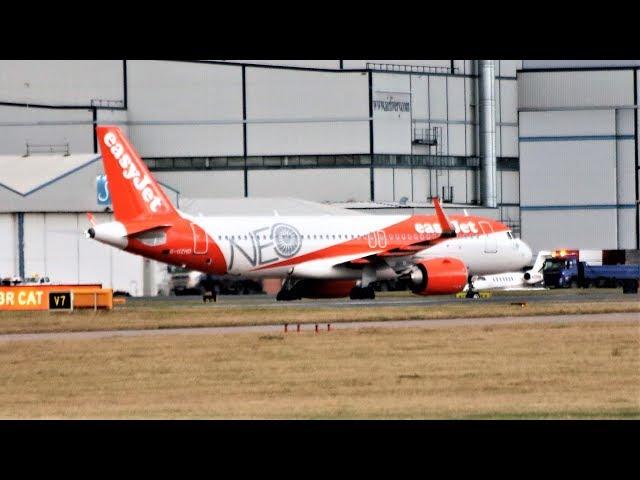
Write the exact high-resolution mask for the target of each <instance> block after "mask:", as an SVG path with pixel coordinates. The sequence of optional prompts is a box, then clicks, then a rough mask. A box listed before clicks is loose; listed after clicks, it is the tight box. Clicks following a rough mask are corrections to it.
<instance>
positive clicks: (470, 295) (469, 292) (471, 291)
mask: <svg viewBox="0 0 640 480" xmlns="http://www.w3.org/2000/svg"><path fill="white" fill-rule="evenodd" d="M467 285H468V288H467V295H466V298H480V293H479V292H478V291H477V290H475V289H474V288H473V283H472V282H471V275H469V276H468V277H467Z"/></svg>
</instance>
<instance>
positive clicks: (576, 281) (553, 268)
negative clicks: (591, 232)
mask: <svg viewBox="0 0 640 480" xmlns="http://www.w3.org/2000/svg"><path fill="white" fill-rule="evenodd" d="M543 277H544V284H545V286H546V287H549V288H569V287H581V288H589V287H591V286H594V287H598V288H607V287H608V288H618V287H622V290H623V292H624V293H638V284H639V282H640V265H589V264H588V263H587V262H584V261H579V260H578V257H577V255H573V254H571V255H568V256H561V257H555V258H551V259H547V260H546V262H545V266H544V269H543Z"/></svg>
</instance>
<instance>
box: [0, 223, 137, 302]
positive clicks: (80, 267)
mask: <svg viewBox="0 0 640 480" xmlns="http://www.w3.org/2000/svg"><path fill="white" fill-rule="evenodd" d="M12 217H13V214H0V230H6V231H8V230H15V229H14V228H13V226H12ZM95 218H96V221H97V222H99V223H102V222H108V221H111V220H112V218H111V215H108V214H96V215H95ZM88 227H89V223H88V220H87V218H86V216H85V215H84V214H76V213H27V214H25V215H24V259H25V275H27V276H32V275H36V274H37V275H40V276H48V277H49V278H50V279H51V281H53V282H56V283H58V282H60V283H95V282H98V283H102V284H103V286H104V287H106V288H113V289H115V290H123V291H128V292H129V293H131V294H132V295H141V294H142V258H141V257H138V256H136V255H132V254H130V253H127V252H122V251H120V250H117V249H115V248H112V247H109V246H107V245H103V244H101V243H98V242H96V241H93V240H89V239H87V238H85V237H84V234H83V231H84V230H85V229H86V228H88ZM16 238H17V236H16V234H15V232H14V231H12V232H11V234H10V235H7V236H6V237H5V236H4V235H3V236H2V242H3V243H2V245H1V246H2V247H3V248H2V254H0V276H3V275H6V276H9V275H14V274H15V275H17V274H18V271H17V261H16V259H15V255H16V252H17V245H16V244H15V243H16V242H15V239H16Z"/></svg>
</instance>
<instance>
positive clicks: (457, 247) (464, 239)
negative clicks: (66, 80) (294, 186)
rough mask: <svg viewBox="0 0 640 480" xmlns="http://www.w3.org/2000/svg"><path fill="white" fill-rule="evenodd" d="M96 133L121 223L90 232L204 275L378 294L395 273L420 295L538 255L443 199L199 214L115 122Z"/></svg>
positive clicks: (316, 291)
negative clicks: (409, 209) (390, 206)
mask: <svg viewBox="0 0 640 480" xmlns="http://www.w3.org/2000/svg"><path fill="white" fill-rule="evenodd" d="M97 136H98V142H99V143H100V150H101V152H102V159H103V162H104V170H105V173H106V175H107V180H108V183H109V189H110V191H111V197H112V202H113V213H114V217H115V221H113V222H109V223H103V224H99V225H95V224H94V226H93V227H92V228H90V229H89V230H88V231H87V235H88V236H89V237H90V238H93V239H95V240H98V241H100V242H102V243H106V244H108V245H112V246H114V247H117V248H120V249H123V250H126V251H127V252H131V253H134V254H137V255H142V256H143V257H147V258H150V259H153V260H158V261H160V262H164V263H169V264H173V265H180V266H182V267H185V268H189V269H193V270H199V271H202V272H207V273H214V274H241V275H244V276H250V277H251V276H253V277H279V278H283V279H284V282H283V287H282V290H281V291H280V293H279V294H278V297H277V298H278V300H293V299H300V298H302V297H306V298H322V297H324V298H332V297H346V296H350V297H351V298H353V299H356V298H374V292H373V287H372V286H371V283H372V282H374V281H376V280H382V279H391V278H398V277H400V278H405V279H407V280H409V281H410V284H411V286H412V290H413V292H414V293H416V294H419V295H432V294H449V293H457V292H460V291H462V289H463V288H464V286H465V285H466V283H467V281H468V279H469V278H470V276H471V275H481V274H491V273H498V272H505V271H513V270H518V269H520V268H522V267H523V266H525V265H528V263H529V261H530V260H531V250H530V249H529V247H528V246H527V245H526V244H525V243H524V242H523V241H522V240H519V239H516V238H514V237H513V236H512V233H511V231H510V229H509V228H508V227H507V226H505V225H503V224H502V223H500V222H497V221H495V220H493V219H490V218H484V217H478V216H473V215H468V216H462V215H451V216H447V215H446V214H445V213H444V211H443V210H442V208H441V206H440V203H439V201H438V200H437V199H434V207H435V215H362V214H357V215H345V216H334V217H330V216H322V217H320V216H290V217H285V216H253V217H250V216H247V217H194V216H192V215H188V214H186V213H184V212H180V211H179V210H177V209H176V208H174V206H173V205H172V204H171V202H170V201H169V199H168V198H167V196H166V195H165V193H164V192H163V190H162V189H161V188H160V187H159V186H158V184H157V183H156V181H155V180H154V179H153V176H152V175H151V173H149V170H148V169H147V167H146V165H145V164H144V162H143V161H142V160H141V159H140V157H139V156H138V154H137V153H136V151H135V149H134V148H133V147H132V146H131V144H130V143H129V142H128V140H127V139H126V138H125V136H124V135H123V133H122V132H121V131H120V129H119V128H118V127H114V126H99V127H97ZM90 219H91V220H92V217H90ZM92 223H95V222H93V221H92Z"/></svg>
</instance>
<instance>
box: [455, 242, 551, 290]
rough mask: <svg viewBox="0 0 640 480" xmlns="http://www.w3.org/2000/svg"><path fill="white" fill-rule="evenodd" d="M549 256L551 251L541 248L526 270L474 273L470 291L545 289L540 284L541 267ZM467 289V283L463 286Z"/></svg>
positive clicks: (541, 277) (541, 278) (542, 279)
mask: <svg viewBox="0 0 640 480" xmlns="http://www.w3.org/2000/svg"><path fill="white" fill-rule="evenodd" d="M547 258H551V252H549V251H545V250H542V251H540V252H538V257H537V258H536V261H535V263H534V264H533V267H531V269H529V270H527V271H526V272H504V273H497V274H493V275H474V276H473V277H471V282H470V285H471V286H472V291H481V290H545V289H544V288H543V287H541V286H540V285H541V284H542V282H543V281H544V277H543V275H542V267H543V266H544V261H545V260H546V259H547ZM464 291H469V284H468V285H466V286H465V287H464Z"/></svg>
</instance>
